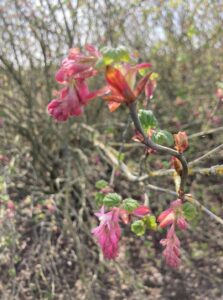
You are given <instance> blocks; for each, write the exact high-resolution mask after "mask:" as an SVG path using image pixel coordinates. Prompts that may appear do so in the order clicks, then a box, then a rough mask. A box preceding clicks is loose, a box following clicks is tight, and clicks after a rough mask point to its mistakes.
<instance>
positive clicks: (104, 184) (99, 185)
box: [95, 179, 108, 190]
mask: <svg viewBox="0 0 223 300" xmlns="http://www.w3.org/2000/svg"><path fill="white" fill-rule="evenodd" d="M107 186H108V182H107V181H105V180H103V179H101V180H98V181H97V182H96V183H95V187H96V188H97V189H99V190H101V189H103V188H106V187H107Z"/></svg>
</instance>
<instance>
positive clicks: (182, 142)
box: [174, 131, 189, 153]
mask: <svg viewBox="0 0 223 300" xmlns="http://www.w3.org/2000/svg"><path fill="white" fill-rule="evenodd" d="M174 141H175V145H176V146H175V148H176V149H177V151H178V152H180V153H183V152H184V151H185V150H186V149H187V148H188V146H189V143H188V137H187V133H186V132H185V131H179V132H178V133H177V134H174Z"/></svg>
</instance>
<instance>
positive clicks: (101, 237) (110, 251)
mask: <svg viewBox="0 0 223 300" xmlns="http://www.w3.org/2000/svg"><path fill="white" fill-rule="evenodd" d="M95 215H96V216H97V217H98V219H99V220H100V225H99V226H98V227H96V228H94V229H93V230H92V234H93V235H94V236H95V237H96V238H97V241H98V243H99V245H100V246H101V249H102V251H103V254H104V257H105V258H106V259H114V258H116V257H117V256H118V250H119V246H118V244H119V240H120V237H121V228H120V225H119V209H118V208H116V207H114V208H113V209H112V210H111V211H109V212H107V213H105V210H104V206H102V207H101V209H100V211H99V212H98V213H96V214H95Z"/></svg>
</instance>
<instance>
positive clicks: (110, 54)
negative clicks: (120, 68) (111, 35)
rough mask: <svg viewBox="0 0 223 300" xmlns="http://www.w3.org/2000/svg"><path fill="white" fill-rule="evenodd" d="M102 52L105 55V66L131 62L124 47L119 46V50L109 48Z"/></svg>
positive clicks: (103, 49)
mask: <svg viewBox="0 0 223 300" xmlns="http://www.w3.org/2000/svg"><path fill="white" fill-rule="evenodd" d="M100 51H101V53H102V55H103V63H104V64H105V65H110V64H112V63H119V62H128V61H129V60H130V55H129V52H128V50H127V49H126V48H125V47H124V46H119V47H117V48H113V47H108V46H107V47H103V48H102V49H101V50H100Z"/></svg>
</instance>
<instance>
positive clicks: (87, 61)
mask: <svg viewBox="0 0 223 300" xmlns="http://www.w3.org/2000/svg"><path fill="white" fill-rule="evenodd" d="M86 50H87V51H88V53H89V54H88V55H85V54H83V53H81V52H80V50H79V49H78V48H74V49H71V50H70V53H69V55H68V57H67V58H65V59H64V60H63V62H62V64H61V67H60V69H59V70H58V72H57V73H56V76H55V78H56V81H57V82H58V83H60V84H62V85H64V88H62V89H61V90H60V91H59V92H57V93H56V95H57V98H56V99H53V100H52V101H51V102H50V103H49V105H48V107H47V109H48V113H49V114H50V115H51V116H53V118H54V119H56V120H57V121H66V120H67V119H68V118H69V117H70V116H79V115H81V114H82V112H83V107H84V106H85V105H87V104H88V103H89V101H90V100H92V99H94V98H95V97H98V96H103V95H105V94H106V93H107V92H108V91H109V89H108V88H107V87H104V88H102V89H99V90H96V91H94V92H91V91H89V88H88V85H87V81H86V80H87V79H88V78H90V77H92V76H95V75H96V74H97V71H96V70H95V69H94V65H95V62H96V61H97V59H98V56H99V52H98V51H97V50H96V49H95V48H94V47H93V46H91V45H86Z"/></svg>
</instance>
